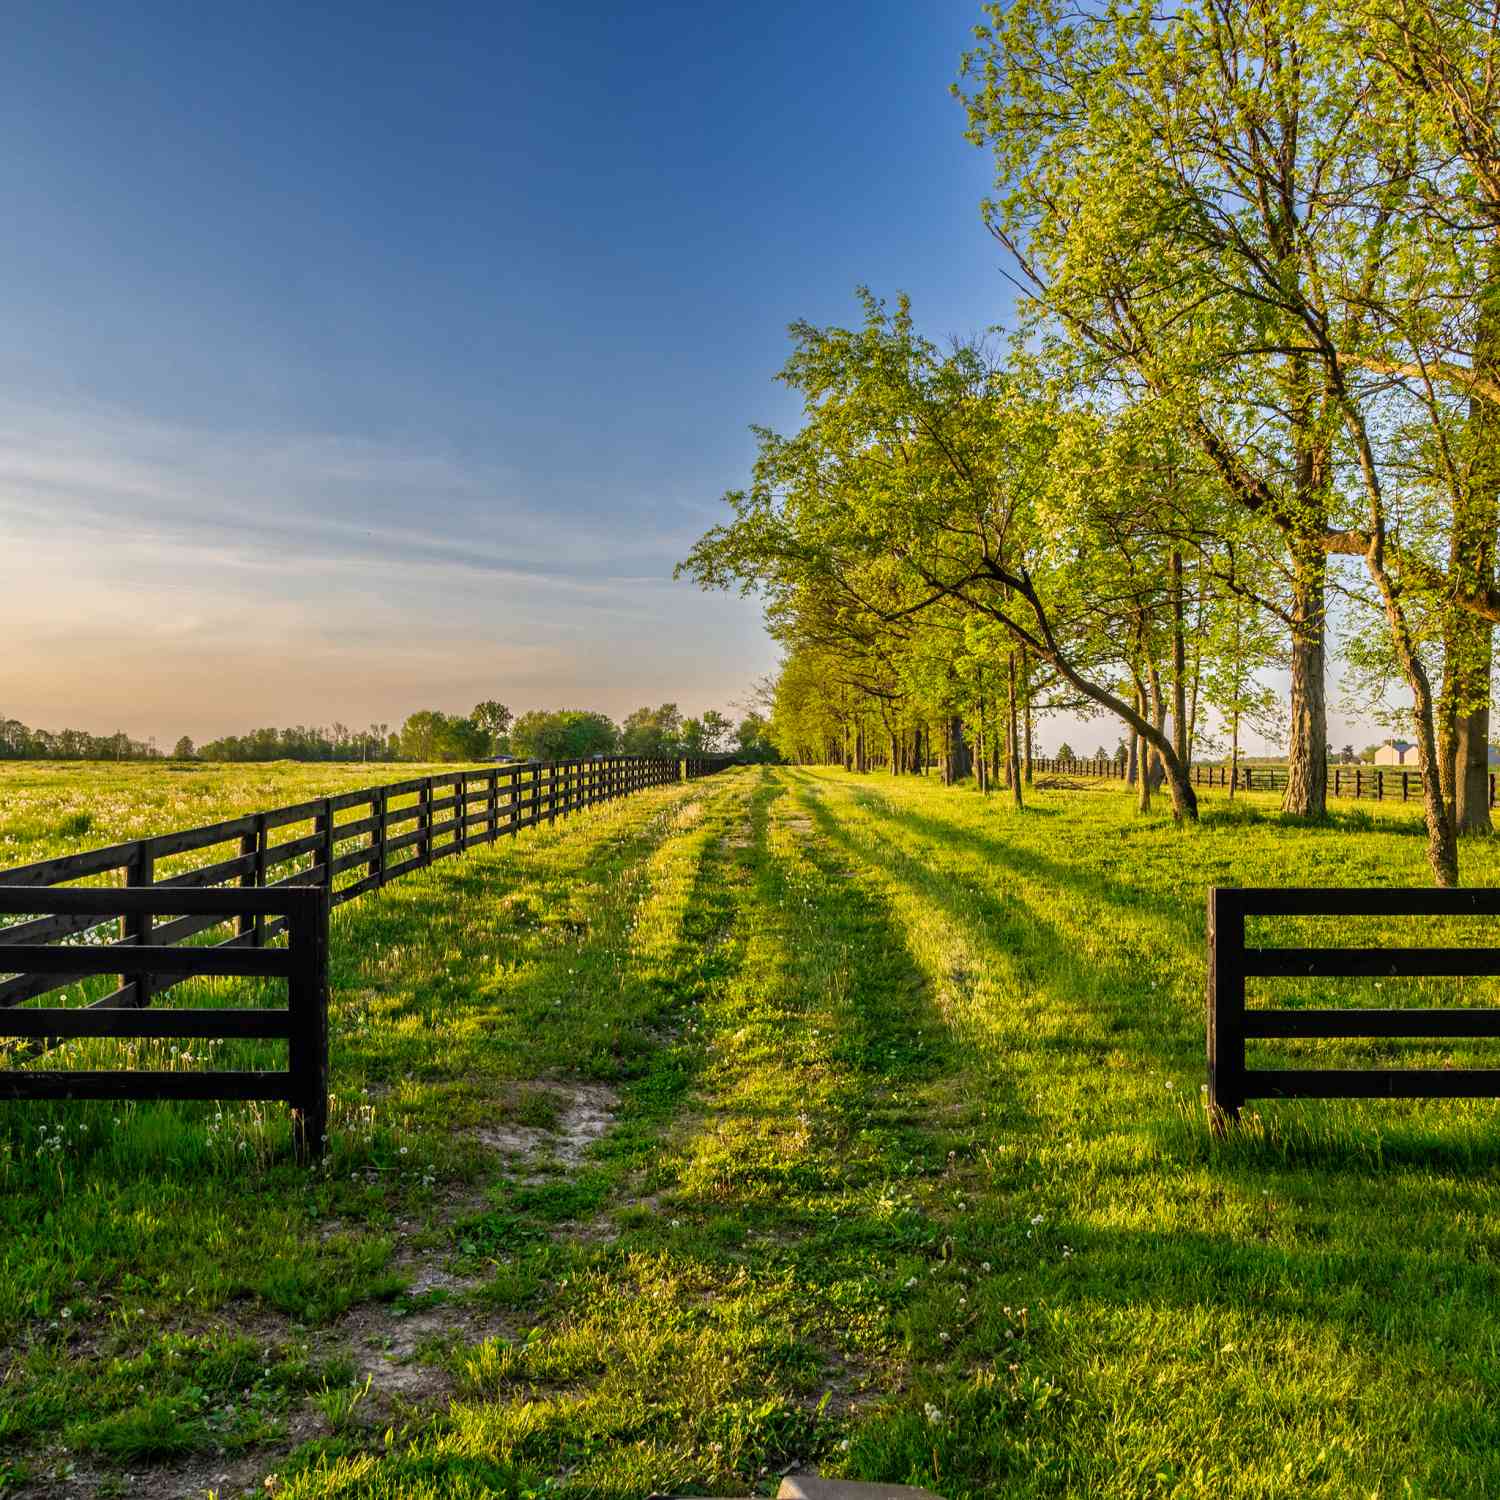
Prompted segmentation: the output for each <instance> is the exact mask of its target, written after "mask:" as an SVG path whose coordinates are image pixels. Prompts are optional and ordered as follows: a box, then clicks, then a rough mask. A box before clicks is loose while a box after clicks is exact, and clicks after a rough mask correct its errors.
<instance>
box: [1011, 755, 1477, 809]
mask: <svg viewBox="0 0 1500 1500" xmlns="http://www.w3.org/2000/svg"><path fill="white" fill-rule="evenodd" d="M1031 767H1032V770H1033V771H1034V772H1036V773H1037V774H1051V775H1062V776H1099V777H1105V778H1113V779H1114V780H1123V779H1124V776H1125V762H1124V761H1123V760H1120V759H1118V758H1106V759H1103V760H1100V759H1097V758H1096V759H1094V760H1057V759H1046V758H1037V759H1034V760H1033V761H1032V763H1031ZM1229 771H1230V768H1229V767H1228V766H1219V765H1194V766H1191V767H1190V768H1189V776H1190V779H1191V780H1192V783H1193V785H1194V786H1222V787H1228V785H1229V780H1230V776H1229ZM1286 783H1287V771H1286V767H1285V766H1238V767H1236V768H1235V778H1234V784H1235V787H1236V788H1237V789H1238V790H1240V791H1246V792H1280V791H1284V790H1285V789H1286ZM1328 795H1329V796H1330V797H1351V798H1354V799H1356V800H1361V801H1363V800H1368V801H1374V802H1383V801H1385V800H1386V799H1387V798H1389V799H1390V800H1391V801H1393V802H1411V801H1420V800H1421V797H1422V773H1421V772H1420V771H1408V770H1403V769H1401V768H1400V767H1397V766H1329V767H1328ZM1490 806H1491V807H1494V806H1495V773H1494V772H1493V771H1491V772H1490Z"/></svg>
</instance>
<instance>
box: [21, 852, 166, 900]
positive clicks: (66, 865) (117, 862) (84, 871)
mask: <svg viewBox="0 0 1500 1500" xmlns="http://www.w3.org/2000/svg"><path fill="white" fill-rule="evenodd" d="M135 850H136V846H135V844H133V843H131V844H110V845H109V846H108V847H107V848H103V849H88V850H85V851H84V852H83V853H82V854H64V855H60V856H58V858H56V859H39V860H37V861H36V862H35V863H34V864H29V865H16V866H15V867H14V868H13V869H9V870H0V887H3V886H12V885H23V886H50V885H56V884H57V883H58V882H59V881H63V880H84V879H87V878H88V877H89V876H90V875H104V874H107V873H108V872H109V871H111V870H123V869H125V868H126V867H127V866H128V865H129V864H130V861H131V860H132V859H133V858H134V857H135ZM7 909H8V908H5V907H0V911H4V910H7Z"/></svg>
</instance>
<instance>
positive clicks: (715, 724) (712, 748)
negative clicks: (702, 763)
mask: <svg viewBox="0 0 1500 1500" xmlns="http://www.w3.org/2000/svg"><path fill="white" fill-rule="evenodd" d="M701 722H702V726H703V731H702V736H703V752H702V753H703V754H705V755H718V754H721V753H722V752H723V751H724V750H725V749H726V748H727V746H728V744H729V736H730V735H731V734H732V733H733V732H734V725H733V724H732V723H730V721H729V720H728V719H727V718H726V717H725V716H724V715H723V714H721V713H720V712H719V711H718V709H716V708H710V709H707V710H706V711H705V712H704V715H703V718H702V721H701Z"/></svg>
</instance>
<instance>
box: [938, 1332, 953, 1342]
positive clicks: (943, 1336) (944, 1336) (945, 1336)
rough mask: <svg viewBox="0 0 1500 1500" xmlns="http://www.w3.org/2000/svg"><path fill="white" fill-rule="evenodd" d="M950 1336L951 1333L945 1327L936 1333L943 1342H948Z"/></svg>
mask: <svg viewBox="0 0 1500 1500" xmlns="http://www.w3.org/2000/svg"><path fill="white" fill-rule="evenodd" d="M950 1337H951V1335H950V1334H949V1332H948V1330H947V1329H946V1328H945V1329H944V1330H943V1331H942V1332H941V1333H940V1334H938V1338H939V1339H941V1340H942V1341H943V1343H945V1344H946V1343H947V1342H948V1340H949V1338H950Z"/></svg>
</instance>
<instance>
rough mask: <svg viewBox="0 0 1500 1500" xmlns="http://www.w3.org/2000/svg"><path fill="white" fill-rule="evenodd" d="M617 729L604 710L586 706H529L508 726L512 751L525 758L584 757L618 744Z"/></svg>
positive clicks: (610, 748)
mask: <svg viewBox="0 0 1500 1500" xmlns="http://www.w3.org/2000/svg"><path fill="white" fill-rule="evenodd" d="M619 740H620V732H619V730H618V729H617V728H616V727H615V725H614V722H613V721H612V720H611V719H609V718H608V717H606V716H605V715H604V714H601V713H595V712H593V711H591V710H588V709H580V708H565V709H558V710H555V711H548V710H545V709H532V710H531V711H530V712H529V713H524V714H522V715H521V717H520V718H518V719H517V720H516V721H515V723H514V724H513V725H512V727H511V732H510V743H511V749H512V751H513V752H514V753H515V754H516V755H519V756H521V757H523V758H524V759H526V760H585V759H587V758H588V757H589V756H591V755H604V754H607V753H608V752H610V751H612V750H613V749H615V747H616V746H617V745H618V744H619Z"/></svg>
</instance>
